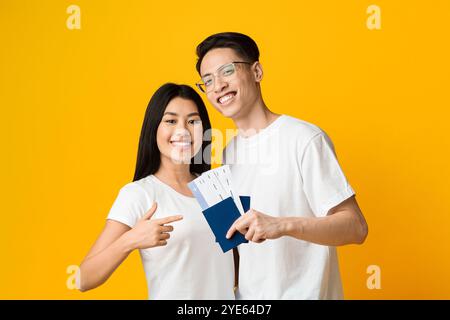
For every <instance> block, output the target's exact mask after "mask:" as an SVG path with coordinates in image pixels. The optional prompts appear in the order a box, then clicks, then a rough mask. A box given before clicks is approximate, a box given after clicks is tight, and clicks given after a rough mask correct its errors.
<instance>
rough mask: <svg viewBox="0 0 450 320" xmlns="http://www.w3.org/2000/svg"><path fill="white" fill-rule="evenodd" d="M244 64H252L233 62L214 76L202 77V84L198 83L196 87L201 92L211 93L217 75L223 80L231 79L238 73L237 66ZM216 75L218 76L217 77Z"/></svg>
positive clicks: (222, 67)
mask: <svg viewBox="0 0 450 320" xmlns="http://www.w3.org/2000/svg"><path fill="white" fill-rule="evenodd" d="M238 63H243V64H249V65H251V63H250V62H244V61H233V62H231V63H227V64H225V65H223V66H221V67H220V68H219V69H217V71H216V72H215V73H214V74H207V75H205V76H203V77H202V79H201V82H199V83H196V84H195V85H196V86H197V88H199V89H200V91H201V92H205V93H207V92H210V91H211V90H212V89H213V88H214V83H215V77H216V75H217V76H218V77H220V78H221V79H223V78H226V77H229V76H231V75H233V74H234V73H235V72H236V64H238ZM215 74H216V75H215Z"/></svg>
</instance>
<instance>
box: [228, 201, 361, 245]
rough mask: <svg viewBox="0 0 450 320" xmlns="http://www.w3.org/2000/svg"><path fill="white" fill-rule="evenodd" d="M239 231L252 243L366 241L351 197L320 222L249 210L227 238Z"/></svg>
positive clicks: (350, 242) (320, 219) (353, 242)
mask: <svg viewBox="0 0 450 320" xmlns="http://www.w3.org/2000/svg"><path fill="white" fill-rule="evenodd" d="M235 231H239V232H241V233H242V234H244V235H245V238H246V239H247V240H249V241H253V242H258V243H259V242H262V241H264V240H266V239H277V238H279V237H282V236H290V237H294V238H296V239H300V240H304V241H308V242H313V243H317V244H321V245H326V246H342V245H346V244H362V243H363V242H364V240H365V239H366V237H367V233H368V227H367V223H366V220H365V219H364V216H363V214H362V212H361V210H360V208H359V206H358V203H357V202H356V199H355V197H354V196H352V197H350V198H348V199H347V200H345V201H343V202H341V203H340V204H339V205H337V206H336V207H334V208H332V209H330V210H329V211H328V214H327V216H325V217H320V218H313V217H312V218H307V217H272V216H269V215H266V214H264V213H262V212H258V211H256V210H253V209H252V210H249V212H247V213H246V214H245V215H243V216H242V217H240V218H239V219H238V220H236V221H235V222H234V223H233V225H232V226H231V228H230V230H229V231H228V233H227V237H231V235H232V234H233V233H234V232H235Z"/></svg>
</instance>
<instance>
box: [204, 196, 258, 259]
mask: <svg viewBox="0 0 450 320" xmlns="http://www.w3.org/2000/svg"><path fill="white" fill-rule="evenodd" d="M240 198H241V202H242V206H243V208H244V211H247V210H249V207H250V197H240ZM244 202H245V203H244ZM203 214H204V215H205V218H206V221H208V224H209V226H210V228H211V230H212V232H213V233H214V235H215V236H216V242H218V243H219V245H220V247H221V248H222V251H223V252H227V251H228V250H230V249H233V248H236V247H237V246H238V245H240V244H241V243H246V242H248V240H247V239H245V237H244V236H243V235H242V234H241V233H240V232H239V231H236V232H235V233H234V234H233V236H232V237H231V238H230V239H227V238H226V237H225V236H226V234H227V231H228V229H230V227H231V225H232V224H233V222H234V221H236V220H237V219H238V218H239V217H240V216H241V214H240V213H239V210H238V208H237V207H236V204H235V203H234V201H233V199H232V198H231V197H228V198H226V199H225V200H222V201H221V202H219V203H217V204H215V205H213V206H212V207H210V208H208V209H206V210H204V211H203Z"/></svg>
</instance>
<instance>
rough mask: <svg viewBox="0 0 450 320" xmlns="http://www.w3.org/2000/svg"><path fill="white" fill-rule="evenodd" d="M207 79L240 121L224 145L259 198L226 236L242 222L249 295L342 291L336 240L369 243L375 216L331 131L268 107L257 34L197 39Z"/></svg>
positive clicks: (218, 101) (243, 182)
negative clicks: (360, 199)
mask: <svg viewBox="0 0 450 320" xmlns="http://www.w3.org/2000/svg"><path fill="white" fill-rule="evenodd" d="M197 55H198V61H197V71H198V72H199V74H200V76H201V82H200V83H199V84H198V87H199V88H200V90H202V91H203V92H205V93H206V96H207V98H208V100H209V101H210V102H211V103H212V105H213V106H214V107H215V108H216V109H217V110H218V111H219V112H221V113H222V114H223V115H224V116H225V117H229V118H231V119H232V120H233V121H234V123H235V124H236V126H237V128H238V129H239V134H238V135H237V136H236V137H234V138H233V139H232V141H231V142H230V143H229V144H228V145H227V147H226V148H225V150H224V159H223V160H224V163H225V164H229V165H230V168H231V171H232V176H233V182H234V184H235V187H236V188H237V191H238V192H239V194H240V195H249V196H251V207H252V209H251V210H249V211H248V212H247V213H246V214H245V215H243V216H242V217H241V218H239V219H238V220H236V222H235V223H234V224H233V225H232V226H231V228H230V230H229V231H228V234H227V236H231V235H232V234H233V233H234V232H241V233H242V234H244V235H245V237H246V239H247V240H249V243H248V244H243V245H241V246H240V247H239V255H240V263H239V289H238V298H241V299H342V298H343V293H342V285H341V280H340V275H339V267H338V259H337V254H336V249H335V246H342V245H346V244H352V243H353V244H362V243H363V242H364V240H365V238H366V236H367V224H366V221H365V219H364V217H363V214H362V212H361V210H360V209H359V207H358V204H357V202H356V199H355V195H354V191H353V190H352V188H351V186H350V185H349V183H348V182H347V180H346V178H345V175H344V173H343V171H342V169H341V168H340V166H339V163H338V161H337V158H336V155H335V152H334V147H333V144H332V142H331V140H330V139H329V138H328V136H327V135H326V134H325V133H324V132H323V131H322V130H321V129H320V128H318V127H317V126H315V125H313V124H310V123H307V122H305V121H302V120H299V119H295V118H293V117H290V116H287V115H278V114H275V113H273V112H272V111H270V110H269V108H268V107H267V106H266V105H265V103H264V100H263V98H262V94H261V85H260V83H261V80H262V78H263V69H262V66H261V64H260V63H259V61H258V60H259V50H258V47H257V45H256V43H255V42H254V41H253V40H252V39H251V38H250V37H248V36H246V35H243V34H240V33H232V32H227V33H220V34H215V35H212V36H210V37H208V38H207V39H205V40H204V41H203V42H202V43H200V44H199V45H198V47H197Z"/></svg>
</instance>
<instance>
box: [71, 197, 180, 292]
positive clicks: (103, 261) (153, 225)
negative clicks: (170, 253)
mask: <svg viewBox="0 0 450 320" xmlns="http://www.w3.org/2000/svg"><path fill="white" fill-rule="evenodd" d="M156 207H157V206H156V203H155V204H154V205H153V206H152V208H151V209H150V210H149V211H148V212H147V213H146V214H145V215H144V217H143V218H142V219H141V220H139V221H138V222H137V223H136V225H135V226H134V228H130V227H129V226H127V225H125V224H122V223H120V222H117V221H113V220H107V222H106V225H105V228H104V229H103V231H102V233H101V234H100V236H99V238H98V239H97V241H96V242H95V244H94V245H93V246H92V248H91V250H90V251H89V253H88V254H87V256H86V258H85V259H84V260H83V262H82V263H81V266H80V273H79V278H78V288H79V290H80V291H82V292H84V291H87V290H90V289H93V288H96V287H98V286H100V285H101V284H103V283H104V282H105V281H106V280H108V278H109V277H110V276H111V274H112V273H113V272H114V270H116V269H117V267H118V266H119V265H120V264H121V263H122V262H123V261H124V260H125V259H126V258H127V257H128V255H129V254H130V253H131V252H132V251H133V250H135V249H147V248H152V247H157V246H165V245H166V244H167V240H168V239H169V238H170V234H169V232H172V231H173V229H174V228H173V226H171V225H165V224H167V223H171V222H174V221H178V220H181V219H182V218H183V217H182V216H170V217H165V218H162V219H151V217H152V216H153V214H154V213H155V211H156Z"/></svg>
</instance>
